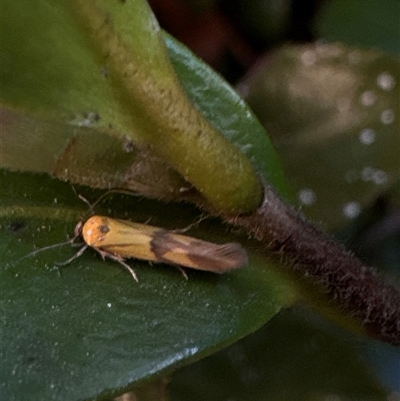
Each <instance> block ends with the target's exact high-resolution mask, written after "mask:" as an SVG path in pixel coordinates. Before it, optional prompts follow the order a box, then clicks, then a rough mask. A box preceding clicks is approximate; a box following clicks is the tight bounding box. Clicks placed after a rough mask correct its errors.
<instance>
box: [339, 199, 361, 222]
mask: <svg viewBox="0 0 400 401" xmlns="http://www.w3.org/2000/svg"><path fill="white" fill-rule="evenodd" d="M360 211H361V206H360V203H359V202H355V201H352V202H347V203H345V205H344V206H343V214H344V215H345V216H346V217H347V218H348V219H354V218H356V217H357V216H358V215H359V214H360Z"/></svg>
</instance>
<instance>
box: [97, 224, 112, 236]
mask: <svg viewBox="0 0 400 401" xmlns="http://www.w3.org/2000/svg"><path fill="white" fill-rule="evenodd" d="M99 230H100V232H101V233H102V234H107V233H108V232H109V231H110V227H108V225H106V224H103V225H101V226H100V227H99Z"/></svg>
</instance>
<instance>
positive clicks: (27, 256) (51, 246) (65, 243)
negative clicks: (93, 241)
mask: <svg viewBox="0 0 400 401" xmlns="http://www.w3.org/2000/svg"><path fill="white" fill-rule="evenodd" d="M73 240H75V238H73ZM71 243H72V240H68V241H65V242H59V243H57V244H53V245H47V246H45V247H44V248H40V249H36V250H34V251H32V252H29V253H28V254H27V255H25V256H23V257H22V258H19V259H18V260H16V261H15V262H14V264H17V263H19V262H21V260H24V259H26V258H29V257H31V256H35V255H37V254H38V253H41V252H43V251H48V250H49V249H54V248H58V247H60V246H64V245H68V244H71Z"/></svg>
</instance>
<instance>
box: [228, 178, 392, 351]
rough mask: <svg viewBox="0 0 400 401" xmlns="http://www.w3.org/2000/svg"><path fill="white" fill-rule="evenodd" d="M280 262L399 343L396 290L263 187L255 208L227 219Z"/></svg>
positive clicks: (368, 327) (374, 332)
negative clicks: (258, 205)
mask: <svg viewBox="0 0 400 401" xmlns="http://www.w3.org/2000/svg"><path fill="white" fill-rule="evenodd" d="M226 220H227V221H228V222H230V223H232V224H234V225H236V226H240V227H243V228H245V229H246V230H247V232H248V233H249V234H250V235H251V236H253V237H254V238H256V239H257V240H259V241H260V242H261V243H262V245H263V247H264V250H265V251H267V252H268V253H269V254H270V253H271V251H272V252H273V254H274V256H275V257H277V258H279V259H280V260H282V261H284V264H285V265H286V266H287V269H288V271H289V272H291V273H294V274H295V275H296V276H297V277H301V279H302V280H303V281H304V282H305V283H308V284H311V285H313V286H314V287H315V286H316V287H317V288H318V289H319V290H320V291H321V293H322V295H324V296H325V298H326V299H327V300H328V301H329V302H330V303H331V304H333V305H335V306H336V307H337V308H338V309H339V310H340V311H341V312H342V313H343V314H344V315H345V316H349V317H351V318H353V319H355V320H356V321H359V322H360V324H361V327H362V329H363V330H364V331H365V332H366V333H367V334H368V335H370V336H371V337H374V338H376V339H378V340H381V341H384V342H388V343H390V344H392V345H397V346H398V345H400V292H399V291H398V290H396V288H394V287H393V286H391V285H390V284H387V283H385V282H383V281H382V280H381V279H380V278H378V277H377V276H376V275H375V274H374V273H373V271H372V270H371V269H370V268H369V267H367V266H365V265H364V264H363V263H362V262H361V261H360V260H359V259H358V258H357V257H355V256H354V255H353V254H352V253H351V252H350V251H347V250H346V249H345V248H344V247H343V246H342V245H340V244H339V243H337V242H336V241H334V240H333V239H331V238H329V237H328V235H327V234H325V233H323V232H322V231H320V230H319V229H318V228H317V227H315V226H314V225H313V224H312V223H310V222H308V221H306V220H305V219H304V218H303V217H302V216H301V215H300V214H299V213H298V212H297V211H295V210H294V209H293V208H292V207H291V206H288V205H287V204H286V203H285V202H284V201H283V200H282V199H280V198H279V196H278V195H277V194H276V192H275V191H274V190H273V189H272V188H271V187H270V186H268V185H267V186H266V187H265V191H264V201H263V203H262V205H261V206H260V208H259V209H258V210H257V211H255V212H253V213H251V214H247V215H239V216H236V217H234V218H227V219H226Z"/></svg>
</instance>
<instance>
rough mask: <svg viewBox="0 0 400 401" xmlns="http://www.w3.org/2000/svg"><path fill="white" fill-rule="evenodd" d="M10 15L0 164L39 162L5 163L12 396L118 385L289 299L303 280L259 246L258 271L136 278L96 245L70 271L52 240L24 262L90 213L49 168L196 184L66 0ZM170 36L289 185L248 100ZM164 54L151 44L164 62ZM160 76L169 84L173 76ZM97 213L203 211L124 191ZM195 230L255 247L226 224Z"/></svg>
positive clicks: (4, 299) (154, 185)
mask: <svg viewBox="0 0 400 401" xmlns="http://www.w3.org/2000/svg"><path fill="white" fill-rule="evenodd" d="M100 3H101V4H104V3H102V2H99V4H100ZM122 3H123V2H121V4H122ZM71 4H72V3H71ZM81 4H82V3H81ZM91 4H93V3H91ZM110 4H111V3H110ZM138 4H139V3H138ZM112 7H113V8H115V7H117V6H116V5H115V4H114V3H112ZM130 10H131V14H130V15H132V9H130ZM127 16H129V13H128V14H127ZM81 17H82V16H80V18H81ZM119 17H121V15H120V14H119ZM139 17H140V15H139V16H138V15H135V16H134V21H137V19H140V18H139ZM135 18H136V19H135ZM2 19H3V21H2V31H3V32H4V35H3V40H4V45H5V46H4V57H3V60H2V76H1V78H2V81H1V82H2V97H3V102H4V109H3V114H2V129H3V131H2V134H3V138H2V144H1V146H2V160H1V163H2V166H3V167H6V168H11V169H13V170H21V171H30V172H34V173H36V174H26V173H25V174H22V173H11V172H7V171H2V177H1V180H2V192H1V204H2V209H1V233H2V240H1V252H2V270H1V307H2V345H1V352H2V356H1V357H2V368H3V370H2V381H3V382H4V383H6V384H5V386H4V387H3V395H4V396H5V397H6V398H7V399H10V400H13V399H14V400H19V399H25V398H29V399H38V400H42V399H49V400H50V399H54V400H58V399H63V400H79V399H93V398H98V397H100V398H101V397H103V396H104V397H106V396H110V395H112V394H119V393H121V392H123V391H124V390H126V389H128V388H131V387H134V386H136V385H138V384H140V383H142V382H143V381H148V380H154V379H155V378H157V377H159V376H160V375H164V374H166V373H168V372H169V371H170V370H171V369H174V368H176V366H177V365H180V364H185V363H188V362H190V361H192V360H195V359H198V358H201V357H203V356H204V355H207V354H209V353H212V352H213V351H215V350H216V349H219V348H221V347H224V346H226V345H228V344H230V343H232V342H234V341H236V340H237V339H239V338H241V337H243V336H245V335H247V334H249V333H251V332H253V331H254V330H255V329H256V328H258V327H260V325H262V324H263V323H265V321H267V320H268V319H270V318H271V317H272V316H274V315H275V314H276V313H277V312H278V311H279V309H280V308H281V307H282V306H284V305H287V304H290V303H291V302H292V301H293V299H294V292H293V290H292V289H291V288H289V287H288V285H287V283H286V281H285V280H284V279H283V278H282V277H280V275H279V274H278V273H277V272H276V271H274V270H272V269H273V267H274V266H273V264H272V263H270V262H268V261H265V260H263V258H260V257H258V256H257V255H256V254H254V253H252V252H250V253H251V263H250V267H249V268H246V269H242V270H240V271H236V272H233V273H229V274H226V275H223V276H216V275H213V274H206V273H199V272H189V280H188V281H185V280H184V278H183V277H182V275H181V274H180V273H179V271H177V269H175V268H171V267H168V266H165V265H157V266H150V265H149V264H148V263H144V262H135V261H132V263H131V264H132V266H133V267H134V268H135V270H136V271H137V274H138V276H139V278H140V283H139V284H136V283H135V282H133V280H132V278H131V276H130V275H129V274H128V273H127V272H126V271H125V270H123V269H122V268H121V266H119V265H118V264H116V263H115V262H112V261H109V260H108V261H105V262H104V261H102V260H101V258H99V255H98V254H96V253H95V252H94V251H87V252H86V253H85V254H84V255H83V256H82V257H81V258H80V259H78V260H76V261H75V262H73V263H72V264H70V265H68V266H66V267H63V268H58V267H56V261H63V260H66V259H68V258H69V257H70V256H71V255H72V254H74V253H75V251H76V249H71V247H69V246H64V247H60V248H52V249H47V250H46V251H43V252H40V253H38V254H36V255H30V256H28V257H26V258H25V257H24V256H26V255H28V254H29V253H30V252H32V251H33V250H34V249H39V248H42V247H46V246H49V245H52V244H54V243H58V242H61V241H65V240H66V236H67V235H70V236H71V235H72V233H73V230H74V226H75V224H76V223H77V221H79V220H80V219H81V218H82V217H83V215H85V213H86V206H85V205H84V204H83V203H82V202H81V201H80V200H79V199H78V198H77V196H76V194H75V193H74V192H73V190H72V188H71V186H70V185H69V184H64V183H61V182H60V181H58V180H54V179H50V178H49V177H48V176H46V175H41V174H38V173H40V172H43V173H44V172H46V173H51V174H55V175H56V176H58V177H61V178H64V179H69V180H72V181H74V182H76V183H86V184H89V185H91V186H96V187H103V188H104V187H105V188H108V187H120V188H121V187H124V185H125V188H134V189H137V190H141V189H143V186H148V187H150V191H149V192H151V191H152V190H155V191H156V194H155V196H161V197H162V196H166V194H168V195H171V193H172V195H171V196H170V198H173V199H174V198H177V197H176V196H175V195H176V194H179V193H180V192H181V189H182V188H184V189H185V185H187V182H186V181H185V180H184V179H183V178H182V176H181V175H179V174H177V172H176V171H175V170H173V169H171V168H170V166H169V165H167V164H166V163H165V161H163V160H162V159H161V158H160V157H158V156H157V155H154V154H153V153H152V152H151V151H149V149H148V148H146V147H143V142H142V141H141V138H142V136H141V135H142V134H143V132H142V131H141V129H142V128H143V126H141V125H140V124H141V123H142V122H140V121H139V122H140V124H139V125H136V123H135V121H133V119H132V116H136V117H137V116H139V120H140V113H143V112H144V111H143V108H142V107H141V105H139V106H138V109H137V110H136V109H135V108H132V109H129V108H127V107H126V104H125V103H124V101H121V96H122V95H121V91H122V92H123V90H122V89H121V88H123V85H122V84H121V82H118V80H119V79H120V78H121V77H120V76H119V75H118V74H117V75H115V70H112V69H110V68H109V66H108V65H106V64H105V63H104V59H102V58H101V57H99V55H98V52H97V50H98V49H96V47H95V46H94V47H93V46H92V45H91V42H90V40H88V37H87V35H86V36H85V34H84V31H85V29H84V28H83V26H84V23H83V22H81V23H77V21H76V14H74V11H73V8H71V5H70V4H67V3H65V2H57V3H55V2H50V1H44V0H43V1H38V2H34V3H33V2H24V1H22V2H7V3H6V4H5V5H4V6H3V13H2ZM143 21H144V22H146V20H143ZM151 21H152V20H150V22H151ZM148 22H149V21H148ZM153 22H154V21H153ZM121 26H124V25H123V24H122V25H121ZM148 26H149V27H150V26H151V24H150V25H148ZM153 27H154V26H153ZM143 35H144V34H143ZM137 39H140V40H139V41H138V46H139V50H138V51H141V52H146V51H148V52H150V53H151V50H152V49H153V48H152V47H151V46H150V45H149V43H151V40H153V39H154V37H152V39H150V42H147V41H146V39H145V35H144V36H143V37H142V36H140V37H139V38H134V41H137ZM142 39H143V40H142ZM131 40H132V38H131ZM166 43H167V45H168V49H169V57H171V58H172V60H173V63H174V67H175V69H176V71H177V73H178V75H179V78H180V79H181V81H182V83H183V86H184V87H185V90H186V91H187V93H188V95H189V97H190V98H191V100H192V101H193V102H194V103H195V104H196V105H197V107H198V108H199V109H200V110H202V112H203V113H204V114H205V115H206V117H207V118H208V119H209V121H211V123H212V124H213V125H214V126H215V127H217V128H218V129H219V130H221V132H222V133H223V134H224V136H225V137H226V138H228V139H229V140H230V141H233V142H235V143H236V144H237V146H239V147H240V148H241V150H242V152H244V153H245V154H246V155H247V157H248V158H250V159H251V160H252V162H253V164H254V165H255V166H256V169H257V171H258V172H259V173H260V174H261V175H262V176H264V177H267V178H268V179H269V180H270V181H271V182H272V183H273V184H274V185H275V186H276V187H277V188H279V189H280V190H281V192H285V183H284V181H283V179H282V177H283V175H282V171H281V169H280V167H279V164H278V162H277V159H276V156H275V153H274V151H273V149H272V147H271V144H270V142H269V140H268V138H267V136H266V135H265V132H264V130H263V129H262V128H261V125H260V124H259V123H258V121H257V120H256V119H255V118H254V116H253V115H252V113H251V112H250V111H249V109H248V107H247V106H246V105H245V104H244V103H243V101H242V100H240V98H239V97H238V95H237V94H236V93H235V92H233V91H232V89H231V88H230V87H229V86H228V85H227V84H226V83H225V82H223V80H221V79H220V78H219V77H218V76H217V75H216V74H215V73H213V72H212V71H211V70H210V69H209V68H208V67H207V66H205V65H204V64H203V63H201V62H200V61H199V60H198V59H197V58H195V57H194V56H193V55H192V54H191V53H190V52H189V51H188V50H187V49H185V48H184V47H182V46H180V45H179V44H178V43H176V42H175V41H174V40H173V39H172V38H169V37H168V36H167V37H166ZM96 52H97V53H96ZM161 56H162V54H161V55H157V54H156V53H154V55H153V59H154V58H157V57H161ZM142 60H145V61H146V57H142ZM156 64H157V60H156ZM110 70H112V71H111V72H112V74H111V75H113V74H114V75H113V77H112V79H110V76H109V74H110ZM162 73H163V70H162V69H161V73H160V75H159V78H160V81H161V82H162V81H163V79H167V78H165V77H164V78H163V76H162V75H163V74H162ZM116 81H117V82H116ZM122 97H123V96H122ZM122 100H123V99H122ZM99 117H100V119H99ZM141 118H143V117H141ZM128 134H129V136H130V137H132V136H133V137H134V140H133V141H132V140H131V139H129V138H128V139H127V135H128ZM138 143H140V144H139V145H138ZM226 143H228V142H226ZM228 144H229V143H228ZM199 154H200V156H202V157H209V155H208V154H204V153H201V152H200V153H199ZM143 166H145V167H146V168H145V169H144V168H143ZM228 167H229V165H227V166H226V168H228ZM199 171H202V170H201V168H200V167H199ZM219 173H221V174H222V176H221V177H223V175H224V171H218V170H217V171H216V174H215V177H217V178H218V174H219ZM202 174H203V175H204V177H207V176H208V175H207V173H206V172H204V171H203V172H202ZM129 179H131V181H130V180H129ZM220 180H224V179H223V178H220ZM130 184H132V186H130ZM225 184H229V180H225V182H224V185H225ZM157 191H159V192H157ZM141 192H142V193H146V194H147V192H146V190H143V191H141ZM84 195H85V196H87V197H88V198H89V199H90V200H91V201H93V200H95V199H96V198H97V197H98V196H99V193H98V192H92V191H90V190H89V189H88V188H86V189H85V192H84ZM149 195H154V193H149ZM96 212H98V213H106V214H108V215H110V214H111V215H113V216H118V217H119V218H129V219H132V220H134V221H140V222H145V221H147V220H148V219H149V218H151V224H153V225H160V226H163V227H169V228H177V227H178V228H181V227H185V226H187V225H188V224H190V223H193V221H195V220H196V218H198V213H199V212H198V211H194V209H193V208H191V207H189V206H184V205H182V204H179V205H177V204H161V203H158V202H151V201H148V200H144V199H139V198H137V197H121V196H119V197H115V198H113V200H112V202H111V203H108V201H106V202H105V203H102V204H101V205H100V207H99V208H96ZM190 234H193V235H198V236H199V237H202V238H205V239H208V240H211V241H216V242H225V241H228V240H229V241H230V240H238V241H240V242H241V243H243V244H244V245H245V246H246V248H248V249H250V250H251V248H252V245H251V244H250V243H248V242H247V240H246V239H244V238H241V237H237V235H238V234H237V233H236V234H234V233H229V232H228V230H227V227H223V226H221V222H220V221H216V220H215V221H209V222H207V221H206V222H204V223H202V224H201V226H200V227H199V228H198V229H197V230H196V231H194V232H193V233H192V232H191V233H190ZM21 258H22V259H21Z"/></svg>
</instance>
